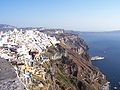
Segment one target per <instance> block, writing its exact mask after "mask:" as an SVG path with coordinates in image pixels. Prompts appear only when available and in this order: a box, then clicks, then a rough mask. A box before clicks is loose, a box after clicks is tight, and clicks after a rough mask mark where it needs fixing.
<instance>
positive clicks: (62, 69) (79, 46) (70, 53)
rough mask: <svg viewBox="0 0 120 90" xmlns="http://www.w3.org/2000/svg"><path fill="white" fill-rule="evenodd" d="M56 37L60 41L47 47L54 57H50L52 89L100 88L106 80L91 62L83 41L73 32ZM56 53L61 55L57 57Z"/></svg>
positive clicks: (84, 89) (99, 89) (93, 89)
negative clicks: (53, 45)
mask: <svg viewBox="0 0 120 90" xmlns="http://www.w3.org/2000/svg"><path fill="white" fill-rule="evenodd" d="M56 37H57V38H58V39H59V40H60V41H61V43H60V44H57V45H56V46H55V47H50V48H49V49H48V52H49V53H51V54H53V57H54V59H52V58H51V68H52V73H53V75H52V82H53V83H52V85H53V87H52V88H54V89H53V90H55V89H56V90H102V86H103V85H104V84H105V83H106V82H107V80H106V78H105V76H104V75H103V74H102V73H101V72H100V71H99V70H98V69H97V68H96V67H94V66H93V65H92V64H91V61H90V59H89V56H88V54H87V49H88V47H87V45H86V44H85V42H84V41H83V40H82V39H80V38H79V37H78V36H76V35H73V34H65V33H64V34H60V35H57V36H56ZM53 52H54V53H53ZM57 54H58V55H59V56H60V55H61V57H60V58H57ZM56 59H57V60H56Z"/></svg>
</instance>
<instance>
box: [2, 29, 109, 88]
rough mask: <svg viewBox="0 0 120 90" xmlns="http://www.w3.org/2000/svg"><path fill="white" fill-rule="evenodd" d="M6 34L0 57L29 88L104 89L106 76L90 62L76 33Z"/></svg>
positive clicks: (85, 49)
mask: <svg viewBox="0 0 120 90" xmlns="http://www.w3.org/2000/svg"><path fill="white" fill-rule="evenodd" d="M6 36H7V34H4V37H2V41H1V42H2V43H3V45H1V47H0V56H2V57H4V58H6V59H7V60H8V61H9V62H11V63H12V64H13V67H14V68H15V69H16V73H17V76H18V78H19V80H20V81H21V82H22V83H23V84H24V86H25V87H26V88H27V89H28V90H106V89H104V86H106V83H107V80H106V77H105V76H104V75H103V74H102V73H101V72H100V71H99V70H98V69H97V68H96V67H94V66H93V65H92V63H91V61H90V58H89V55H88V54H87V50H88V46H87V45H86V43H85V42H84V40H83V39H81V38H80V37H79V36H78V35H75V34H71V33H65V32H64V31H61V30H57V31H56V30H52V31H51V30H43V31H34V30H33V31H31V30H30V31H27V30H26V31H24V32H23V31H17V30H15V31H13V32H10V34H9V35H8V36H7V37H6ZM20 38H21V39H20ZM5 40H6V41H5ZM4 42H5V44H4ZM13 42H14V45H12V44H13ZM7 43H8V46H9V47H8V46H7ZM10 45H11V46H10ZM6 56H7V57H6ZM0 75H1V72H0ZM13 75H16V74H13ZM0 87H1V85H0Z"/></svg>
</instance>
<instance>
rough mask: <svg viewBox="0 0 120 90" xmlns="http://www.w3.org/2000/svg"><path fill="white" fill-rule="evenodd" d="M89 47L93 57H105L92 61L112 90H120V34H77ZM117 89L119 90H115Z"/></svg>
mask: <svg viewBox="0 0 120 90" xmlns="http://www.w3.org/2000/svg"><path fill="white" fill-rule="evenodd" d="M77 33H79V36H80V37H81V38H83V39H84V40H85V42H86V43H87V45H88V46H89V50H88V53H89V55H90V56H91V57H93V56H103V57H105V59H104V60H97V61H92V63H93V65H95V66H96V67H98V68H99V69H100V71H101V72H102V73H103V74H105V75H106V77H107V80H108V81H109V82H110V90H120V32H88V33H87V32H77ZM115 87H117V89H114V88H115Z"/></svg>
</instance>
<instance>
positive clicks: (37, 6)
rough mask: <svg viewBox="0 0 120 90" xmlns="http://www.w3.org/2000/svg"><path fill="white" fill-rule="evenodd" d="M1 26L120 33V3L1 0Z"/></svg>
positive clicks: (111, 0) (104, 0)
mask: <svg viewBox="0 0 120 90" xmlns="http://www.w3.org/2000/svg"><path fill="white" fill-rule="evenodd" d="M0 24H10V25H14V26H17V27H26V26H40V27H46V28H63V29H66V30H78V31H111V30H120V0H0Z"/></svg>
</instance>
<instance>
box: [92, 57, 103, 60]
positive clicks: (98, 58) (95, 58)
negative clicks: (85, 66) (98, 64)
mask: <svg viewBox="0 0 120 90" xmlns="http://www.w3.org/2000/svg"><path fill="white" fill-rule="evenodd" d="M102 59H104V57H100V56H95V57H92V58H91V60H102Z"/></svg>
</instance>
